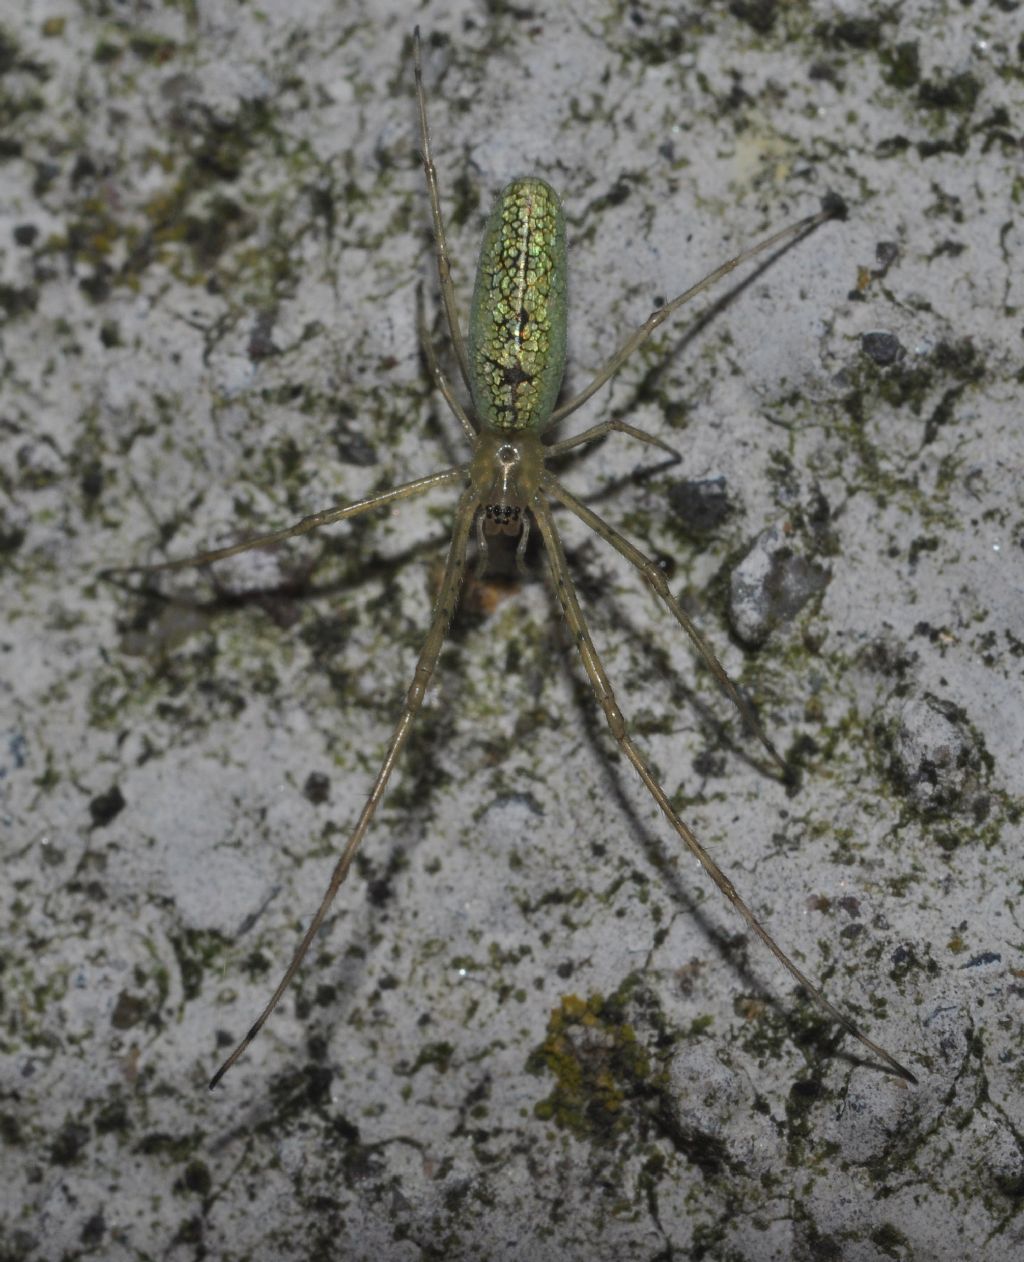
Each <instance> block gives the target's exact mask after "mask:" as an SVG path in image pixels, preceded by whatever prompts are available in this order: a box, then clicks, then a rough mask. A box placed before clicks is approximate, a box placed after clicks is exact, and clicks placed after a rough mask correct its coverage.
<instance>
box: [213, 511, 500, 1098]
mask: <svg viewBox="0 0 1024 1262" xmlns="http://www.w3.org/2000/svg"><path fill="white" fill-rule="evenodd" d="M478 505H479V500H478V498H477V494H476V492H475V491H474V490H473V489H472V488H468V489H467V490H465V491H464V492H463V494H462V498H461V500H460V501H459V507H458V509H457V511H456V514H455V526H454V528H453V530H452V542H451V546H450V548H449V549H448V559H447V561H446V562H445V570H444V577H443V579H442V580H441V588H440V591H439V592H438V595H437V601H436V603H435V605H434V613H433V616H432V618H431V621H430V630H429V631H428V632H427V638H426V640H425V641H424V644H423V648H422V649H421V650H420V655H419V658H418V660H417V662H416V670H415V672H414V673H413V678H412V683H411V685H410V686H409V691H408V694H407V695H406V699H405V706H404V707H403V709H402V713H401V714H400V715H399V718H398V722H397V723H396V724H395V730H394V732H393V733H392V735H391V743H390V744H389V745H388V749H387V753H386V754H385V755H384V761H383V763H382V764H381V768H380V771H378V773H377V778H376V780H374V782H373V788H372V789H371V790H370V796H369V797H368V798H367V799H366V805H365V806H364V807H363V809H362V811H361V812H360V815H359V818H358V819H357V820H356V824H355V827H354V828H353V829H352V832H351V834H350V835H349V839H348V841H347V842H346V843H345V848H344V850H343V851H342V852H341V855H340V857H339V858H338V862H337V863H336V864H335V867H334V871H333V872H332V873H331V879H330V882H329V883H328V886H327V889H326V891H325V893H324V896H323V898H322V899H321V900H320V906H319V907H318V908H317V909H316V915H314V917H313V919H312V920H311V921H310V923H309V928H308V929H307V930H306V932H305V934H303V937H302V941H301V942H300V943H299V947H298V950H297V951H296V952H295V955H294V957H293V959H292V962H291V963H290V964H289V965H288V968H287V970H286V972H285V974H284V976H283V977H282V978H281V981H280V982H279V983H278V987H277V989H276V990H275V991H274V993H273V995H271V997H270V1002H269V1003H268V1004H267V1005H266V1007H265V1008H264V1009H263V1011H262V1012H261V1013H260V1015H259V1016H258V1017H257V1018H256V1021H255V1022H254V1024H253V1025H252V1026H251V1027H250V1029H249V1032H248V1033H247V1034H246V1035H245V1037H244V1038H243V1039H242V1041H241V1042H240V1043H239V1044H238V1046H237V1047H236V1048H235V1050H234V1051H233V1052H232V1053H231V1055H230V1056H229V1057H228V1058H227V1060H226V1061H225V1062H224V1063H223V1065H221V1067H220V1068H219V1069H218V1070H217V1072H216V1073H215V1074H214V1075H213V1077H212V1078H211V1079H210V1090H211V1091H212V1090H213V1088H214V1087H215V1086H216V1085H217V1083H218V1082H220V1080H221V1079H222V1078H223V1077H224V1075H225V1074H226V1073H227V1071H228V1070H229V1069H230V1068H231V1066H232V1065H233V1064H234V1063H235V1061H237V1060H238V1058H239V1057H240V1056H241V1055H242V1054H243V1053H244V1052H245V1050H246V1048H247V1047H248V1046H249V1044H250V1043H251V1042H252V1041H253V1039H254V1038H255V1037H256V1035H257V1034H259V1032H260V1030H261V1029H262V1028H263V1025H264V1024H265V1022H266V1020H267V1018H268V1017H269V1016H270V1014H271V1013H272V1012H273V1011H274V1009H275V1008H276V1007H277V1005H278V1003H279V1002H280V1000H281V996H282V995H283V994H284V992H285V991H286V990H287V989H288V986H289V984H290V983H291V980H292V978H293V977H294V976H295V974H296V972H297V971H298V968H299V965H300V964H301V963H302V961H303V959H304V958H305V955H306V952H307V951H308V950H309V948H310V946H311V944H312V942H313V939H314V938H315V937H316V935H317V932H318V931H319V929H320V926H321V925H322V924H323V922H324V919H325V917H326V916H327V913H328V911H329V910H330V907H331V904H332V903H333V902H334V896H335V895H336V894H337V892H338V890H339V889H340V888H341V885H342V882H343V881H344V880H345V878H346V876H348V871H349V868H350V867H351V866H352V860H353V859H354V858H355V854H356V851H357V850H358V849H359V846H360V843H361V842H362V840H363V837H364V836H365V835H366V830H367V829H368V828H369V827H370V822H371V820H372V819H373V816H374V813H375V812H376V810H377V807H378V806H379V804H380V800H381V798H382V797H383V796H384V789H385V787H386V786H387V782H388V780H389V778H390V776H391V772H392V771H393V770H394V767H395V762H396V761H397V759H398V756H399V754H400V753H401V752H402V747H403V746H404V745H405V742H406V740H407V738H408V736H409V731H410V729H411V727H412V724H413V720H414V719H415V718H416V715H417V713H418V712H419V709H420V706H421V705H422V704H423V698H424V696H425V695H426V691H427V688H428V686H429V684H430V679H431V676H432V675H433V673H434V668H435V666H436V665H437V659H438V657H439V656H440V653H441V648H442V646H443V644H444V640H445V636H446V635H447V632H448V626H449V623H450V622H451V619H452V615H453V614H454V612H455V605H456V603H457V601H458V596H459V588H460V586H461V584H462V576H463V573H464V572H465V568H466V547H467V541H468V539H469V532H470V530H471V528H472V525H473V516H474V514H475V513H476V510H477V507H478Z"/></svg>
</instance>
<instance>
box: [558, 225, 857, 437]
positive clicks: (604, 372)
mask: <svg viewBox="0 0 1024 1262" xmlns="http://www.w3.org/2000/svg"><path fill="white" fill-rule="evenodd" d="M840 206H841V203H839V204H838V205H837V203H836V202H835V201H830V202H829V203H828V205H826V207H825V208H824V209H823V210H819V211H818V213H817V214H816V215H808V216H807V217H806V218H805V219H800V220H798V221H797V222H796V223H792V224H790V225H789V227H788V228H783V229H781V231H779V232H775V233H773V234H772V235H771V236H770V237H767V238H766V239H765V240H764V241H759V242H758V244H757V245H752V246H750V248H749V249H747V250H742V251H741V252H740V253H739V254H737V255H736V257H735V258H731V259H729V260H728V262H725V263H723V264H722V265H721V267H716V268H715V270H714V271H713V272H709V273H708V274H707V276H705V277H704V279H703V280H699V281H698V282H697V283H696V285H691V286H690V288H689V289H687V290H685V291H684V292H683V293H681V294H680V295H679V296H678V297H677V298H673V299H672V301H671V302H667V303H666V304H665V305H664V306H663V307H659V308H658V309H657V310H656V311H652V312H651V314H650V315H649V316H648V317H647V319H646V320H645V321H644V323H643V324H641V326H640V327H639V328H638V329H637V330H636V331H635V332H634V333H631V334H630V336H629V337H627V338H626V340H625V341H624V342H623V343H622V345H621V346H620V347H619V349H618V350H617V351H616V352H615V354H614V355H613V356H612V357H611V359H609V360H607V361H606V362H605V363H604V364H603V365H602V367H601V368H599V369H598V372H597V376H596V377H594V379H593V381H591V382H590V384H589V385H587V386H584V387H583V389H582V390H581V391H580V392H579V394H578V395H576V397H575V398H574V399H570V400H569V402H568V403H563V404H562V406H561V407H560V408H555V410H554V412H552V413H551V419H550V421H549V422H548V424H549V425H554V424H555V423H556V422H557V421H560V420H562V419H563V418H564V417H566V416H568V415H569V413H570V412H575V411H576V409H577V408H578V407H580V406H581V405H582V404H584V403H586V401H587V400H588V399H589V398H590V397H591V395H593V394H595V393H596V392H597V391H598V390H600V389H601V387H602V386H603V385H604V383H605V382H606V381H607V380H608V379H609V377H613V376H614V375H615V374H616V373H617V372H618V371H619V369H620V368H621V367H622V365H623V364H624V363H625V362H626V360H627V359H629V357H630V355H632V354H633V352H634V351H635V350H636V349H637V347H639V346H642V345H643V344H644V342H646V341H647V339H648V338H649V337H650V336H651V334H652V333H653V332H654V330H655V329H656V328H657V327H658V326H659V325H661V324H664V323H665V321H666V320H667V319H668V318H669V316H670V315H673V314H674V313H675V312H676V311H678V310H679V308H680V307H682V306H684V305H685V304H686V303H688V302H689V301H690V299H691V298H696V297H697V295H698V294H702V293H703V292H704V290H705V289H710V288H711V286H712V285H715V284H717V282H718V281H720V280H721V279H722V277H723V276H728V275H729V273H730V272H731V271H732V270H733V269H734V268H736V267H739V266H740V264H741V263H746V262H747V260H748V259H752V258H755V257H756V256H757V255H758V254H762V253H763V252H764V251H765V250H770V249H772V248H773V247H774V246H777V245H781V244H782V243H783V242H784V241H787V240H789V239H790V238H795V237H800V236H803V235H804V234H805V233H808V232H811V231H812V230H813V229H814V228H816V227H817V226H818V225H819V224H821V223H824V222H825V220H826V219H835V218H837V217H838V215H839V214H840ZM842 209H843V211H845V207H843V208H842Z"/></svg>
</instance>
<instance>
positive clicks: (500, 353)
mask: <svg viewBox="0 0 1024 1262" xmlns="http://www.w3.org/2000/svg"><path fill="white" fill-rule="evenodd" d="M468 350H469V376H470V390H471V391H472V394H473V403H474V406H475V408H476V412H477V416H478V418H479V420H480V422H481V424H482V425H484V426H485V427H487V428H489V429H495V430H506V431H511V430H527V429H532V430H539V429H541V428H543V426H544V425H545V424H546V422H547V420H548V418H549V417H550V415H551V413H552V411H553V410H554V406H555V400H556V399H557V397H558V390H559V387H560V386H561V384H562V373H563V371H564V370H565V219H564V218H563V215H562V207H561V205H560V204H559V201H558V197H557V195H556V193H555V191H554V189H552V188H551V187H550V185H548V184H545V183H544V181H543V180H533V179H529V180H513V181H512V183H511V184H509V185H507V186H506V187H505V188H504V189H502V191H501V193H500V195H499V197H498V200H497V202H496V203H495V207H494V209H493V210H492V211H491V216H490V218H489V219H488V221H487V228H486V230H485V232H484V241H483V245H482V247H481V249H480V265H479V267H478V268H477V273H476V285H475V287H474V289H473V306H472V308H471V310H470V317H469V346H468Z"/></svg>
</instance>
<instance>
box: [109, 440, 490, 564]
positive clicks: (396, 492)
mask: <svg viewBox="0 0 1024 1262" xmlns="http://www.w3.org/2000/svg"><path fill="white" fill-rule="evenodd" d="M468 470H469V466H468V465H456V466H455V468H453V469H445V470H443V471H442V472H441V473H431V474H429V475H428V476H427V477H425V478H417V479H416V480H415V481H414V482H404V483H403V484H402V485H401V486H393V487H392V488H391V489H390V490H388V491H381V493H380V494H379V495H371V496H370V497H369V499H365V500H356V501H355V503H353V504H344V505H342V506H341V507H340V508H325V509H324V510H323V512H320V513H312V514H311V515H310V516H309V517H303V518H302V520H301V521H297V522H295V524H294V525H292V526H285V527H284V529H283V530H274V531H271V533H270V534H267V535H258V536H257V537H256V538H255V539H247V540H245V542H244V543H233V544H230V545H229V546H228V547H226V548H214V549H213V550H212V551H211V552H197V553H196V554H195V556H190V557H181V558H180V559H179V560H177V561H158V562H157V564H156V565H115V566H112V567H111V568H110V569H106V570H101V571H100V577H101V578H109V577H110V576H111V575H114V574H159V573H161V572H163V571H165V570H183V569H187V568H188V567H189V566H192V565H209V564H211V563H212V562H213V561H223V560H225V559H226V558H227V557H233V556H237V555H238V554H239V553H240V552H248V551H249V550H250V549H251V548H269V547H271V545H273V544H275V543H280V542H281V541H282V540H283V539H291V538H293V537H294V536H295V535H307V534H309V532H310V531H311V530H319V529H320V527H321V526H329V525H331V523H332V522H336V521H342V520H344V519H345V518H346V517H357V516H358V515H359V514H360V513H365V512H366V511H367V510H368V509H371V508H382V507H383V506H384V505H385V504H393V503H394V502H395V501H396V500H404V499H408V498H409V496H411V495H419V494H420V493H421V492H423V491H429V490H430V489H431V487H435V486H445V485H447V483H449V482H457V481H459V479H461V478H464V477H465V476H466V474H467V472H468Z"/></svg>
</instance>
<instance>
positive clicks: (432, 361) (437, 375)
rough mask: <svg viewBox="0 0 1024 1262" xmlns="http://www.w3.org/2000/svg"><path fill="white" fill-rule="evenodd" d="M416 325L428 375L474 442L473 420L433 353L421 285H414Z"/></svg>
mask: <svg viewBox="0 0 1024 1262" xmlns="http://www.w3.org/2000/svg"><path fill="white" fill-rule="evenodd" d="M416 327H417V329H418V330H419V337H420V346H422V348H423V354H424V355H425V356H426V357H427V367H428V368H429V369H430V375H431V377H433V379H434V385H436V386H437V388H438V390H440V391H441V393H442V394H443V395H444V401H445V403H447V404H448V407H449V410H450V411H451V413H452V415H453V416H454V417H455V419H456V420H457V421H458V422H459V424H460V425H461V426H462V428H463V429H464V430H465V431H466V437H467V438H468V439H469V441H470V442H471V443H475V442H476V429H475V428H474V426H473V422H472V421H471V420H470V419H469V413H468V412H467V411H466V409H465V408H464V407H463V406H462V404H461V403H460V402H459V401H458V399H457V398H456V397H455V393H454V391H453V390H452V383H451V382H450V381H449V380H448V374H447V373H446V372H445V370H444V369H443V368H442V367H441V365H440V364H439V363H438V360H437V355H436V354H435V353H434V343H433V341H432V340H431V337H430V330H429V329H428V328H427V319H426V315H425V314H424V311H423V286H422V285H417V286H416Z"/></svg>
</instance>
